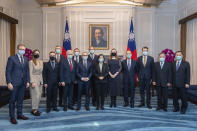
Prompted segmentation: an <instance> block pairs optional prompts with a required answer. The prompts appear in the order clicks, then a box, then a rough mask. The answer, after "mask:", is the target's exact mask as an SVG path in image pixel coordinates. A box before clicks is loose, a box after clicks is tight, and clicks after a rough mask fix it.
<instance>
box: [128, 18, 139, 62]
mask: <svg viewBox="0 0 197 131" xmlns="http://www.w3.org/2000/svg"><path fill="white" fill-rule="evenodd" d="M128 50H129V51H131V53H132V59H133V60H137V51H136V44H135V35H134V29H133V21H132V19H131V24H130V32H129V37H128V45H127V51H128Z"/></svg>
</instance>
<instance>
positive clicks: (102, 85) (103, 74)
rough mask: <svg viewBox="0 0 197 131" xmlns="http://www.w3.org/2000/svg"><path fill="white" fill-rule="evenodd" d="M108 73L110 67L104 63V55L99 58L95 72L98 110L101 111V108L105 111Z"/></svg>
mask: <svg viewBox="0 0 197 131" xmlns="http://www.w3.org/2000/svg"><path fill="white" fill-rule="evenodd" d="M108 73H109V69H108V65H107V64H106V63H104V56H103V54H100V55H99V56H98V60H97V62H96V63H95V68H94V71H93V74H94V76H95V85H96V110H99V107H100V108H101V109H102V110H104V100H105V92H106V87H107V76H108Z"/></svg>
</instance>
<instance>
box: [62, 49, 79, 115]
mask: <svg viewBox="0 0 197 131" xmlns="http://www.w3.org/2000/svg"><path fill="white" fill-rule="evenodd" d="M66 53H67V59H65V60H64V61H63V62H62V63H61V64H60V81H61V85H62V86H63V92H64V95H63V103H64V109H63V110H64V111H67V108H68V109H71V110H74V108H73V106H72V105H73V103H72V99H73V86H74V81H75V75H76V73H75V72H76V71H75V70H76V64H75V61H74V60H72V57H73V52H72V50H68V51H67V52H66ZM67 98H68V100H67Z"/></svg>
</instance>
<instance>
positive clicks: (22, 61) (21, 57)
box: [20, 56, 24, 65]
mask: <svg viewBox="0 0 197 131" xmlns="http://www.w3.org/2000/svg"><path fill="white" fill-rule="evenodd" d="M20 59H21V64H22V65H23V64H24V60H23V56H20Z"/></svg>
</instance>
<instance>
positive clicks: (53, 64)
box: [52, 61, 55, 70]
mask: <svg viewBox="0 0 197 131" xmlns="http://www.w3.org/2000/svg"><path fill="white" fill-rule="evenodd" d="M52 68H53V70H54V69H55V62H54V61H53V62H52Z"/></svg>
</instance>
